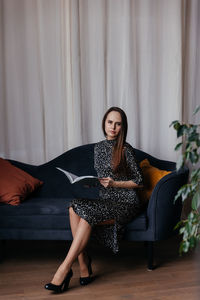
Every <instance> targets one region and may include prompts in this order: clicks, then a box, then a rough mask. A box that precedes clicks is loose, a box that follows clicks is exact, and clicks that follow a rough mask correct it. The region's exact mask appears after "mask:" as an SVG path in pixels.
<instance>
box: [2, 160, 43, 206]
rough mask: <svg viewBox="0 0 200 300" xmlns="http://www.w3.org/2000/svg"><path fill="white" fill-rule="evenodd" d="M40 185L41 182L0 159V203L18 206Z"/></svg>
mask: <svg viewBox="0 0 200 300" xmlns="http://www.w3.org/2000/svg"><path fill="white" fill-rule="evenodd" d="M42 184H43V182H42V181H40V180H38V179H37V178H34V177H32V176H31V175H30V174H28V173H26V172H24V171H23V170H21V169H19V168H17V167H15V166H13V165H12V164H11V163H10V162H9V161H7V160H5V159H3V158H0V202H4V203H7V204H11V205H18V204H20V202H22V201H24V199H25V198H26V197H27V196H28V195H29V194H30V193H32V192H33V191H34V190H35V189H37V188H38V187H39V186H41V185H42Z"/></svg>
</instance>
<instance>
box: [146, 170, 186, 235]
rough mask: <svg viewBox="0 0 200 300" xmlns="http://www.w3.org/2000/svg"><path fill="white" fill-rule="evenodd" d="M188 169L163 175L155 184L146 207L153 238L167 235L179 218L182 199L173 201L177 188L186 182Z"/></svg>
mask: <svg viewBox="0 0 200 300" xmlns="http://www.w3.org/2000/svg"><path fill="white" fill-rule="evenodd" d="M188 174H189V170H188V169H187V168H183V169H182V170H180V171H178V172H177V171H173V172H172V173H170V174H168V175H166V176H164V177H163V178H162V179H161V180H160V181H159V182H158V183H157V185H156V187H155V188H154V190H153V193H152V195H151V198H150V200H149V204H148V207H147V218H148V227H149V229H152V231H153V232H154V240H161V239H164V238H167V237H169V236H170V235H172V234H173V232H174V226H175V225H176V224H177V222H178V221H179V220H180V217H181V211H182V201H181V199H178V200H177V201H176V202H175V203H174V198H175V195H176V194H177V191H178V190H179V188H180V187H181V186H182V185H183V184H185V183H186V182H187V179H188Z"/></svg>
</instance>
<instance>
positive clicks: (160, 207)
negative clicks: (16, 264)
mask: <svg viewBox="0 0 200 300" xmlns="http://www.w3.org/2000/svg"><path fill="white" fill-rule="evenodd" d="M93 150H94V144H88V145H83V146H79V147H77V148H74V149H71V150H69V151H67V152H65V153H64V154H62V155H60V156H58V157H57V158H55V159H53V160H51V161H49V162H48V163H45V164H42V165H39V166H33V165H29V164H24V163H21V162H18V161H11V163H12V164H14V165H15V166H17V167H19V168H21V169H23V170H24V171H26V172H28V173H29V174H31V175H32V176H34V177H36V178H38V179H40V180H42V181H43V182H44V184H43V186H41V187H40V188H39V189H38V190H37V191H36V192H35V193H34V194H33V195H32V196H31V197H30V198H29V199H26V201H24V202H23V203H21V204H20V205H19V206H11V205H8V204H2V203H0V240H10V239H15V240H16V239H17V240H20V239H21V240H26V239H27V240H71V239H72V235H71V231H70V226H69V216H68V204H69V201H70V200H71V199H72V198H74V197H76V198H78V197H82V198H84V197H86V198H91V199H93V198H94V199H96V198H98V187H96V188H90V189H88V188H84V187H81V186H79V185H76V186H74V185H71V184H70V183H68V181H67V179H66V177H65V175H64V174H63V173H62V172H60V171H59V170H57V169H56V167H61V168H63V169H66V170H68V171H69V172H72V173H74V174H77V175H96V172H95V170H94V167H93V165H94V155H93V152H94V151H93ZM135 153H136V158H137V161H138V163H139V162H140V161H142V160H143V159H145V158H147V159H148V160H149V162H150V164H151V165H153V166H155V167H157V168H160V169H163V170H167V171H172V172H171V173H170V174H168V175H166V176H165V177H163V178H162V179H161V180H160V181H159V182H158V183H157V185H156V186H155V188H154V190H153V193H152V195H151V198H150V200H149V202H148V205H147V207H146V208H144V211H143V212H142V213H141V214H140V215H139V216H138V217H137V218H135V219H134V220H133V221H132V222H130V223H129V224H128V225H127V226H126V232H125V235H124V238H125V239H127V240H132V241H151V242H153V241H158V240H161V239H166V238H168V237H169V236H171V235H172V234H174V230H173V228H174V226H175V224H176V223H177V222H178V221H179V220H180V215H181V210H182V204H181V201H177V202H176V203H175V204H174V196H175V195H176V193H177V190H178V189H179V188H180V187H181V186H182V185H183V184H184V183H186V182H187V178H188V169H186V168H183V169H182V170H180V171H179V172H177V171H176V170H175V169H176V164H175V163H174V162H170V161H164V160H159V159H157V158H155V157H153V156H151V155H149V154H147V153H145V152H143V151H141V150H138V149H135ZM150 265H151V264H149V267H150Z"/></svg>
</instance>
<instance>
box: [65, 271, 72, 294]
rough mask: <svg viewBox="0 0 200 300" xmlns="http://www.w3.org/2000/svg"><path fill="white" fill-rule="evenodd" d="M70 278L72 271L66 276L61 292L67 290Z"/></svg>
mask: <svg viewBox="0 0 200 300" xmlns="http://www.w3.org/2000/svg"><path fill="white" fill-rule="evenodd" d="M72 276H73V272H72V270H70V272H69V274H68V276H67V277H66V279H65V281H64V285H63V292H64V291H66V290H68V287H69V283H70V280H71V278H72Z"/></svg>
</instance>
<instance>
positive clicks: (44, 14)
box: [0, 0, 200, 164]
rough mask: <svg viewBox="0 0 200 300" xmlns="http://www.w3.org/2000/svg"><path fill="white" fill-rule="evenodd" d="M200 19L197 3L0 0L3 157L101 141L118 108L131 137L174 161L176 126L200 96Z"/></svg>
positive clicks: (38, 159) (37, 159)
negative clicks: (106, 118) (109, 114)
mask: <svg viewBox="0 0 200 300" xmlns="http://www.w3.org/2000/svg"><path fill="white" fill-rule="evenodd" d="M199 20H200V3H199V1H198V0H191V1H189V0H184V1H181V0H169V1H165V0H84V1H83V0H56V1H55V0H29V1H26V0H0V141H1V143H0V156H2V157H6V158H11V159H16V160H21V161H24V162H27V163H34V164H39V163H43V162H46V161H49V160H50V159H53V158H54V157H56V156H57V155H59V154H62V153H63V152H65V151H67V150H69V149H71V148H73V147H75V146H79V145H81V144H86V143H92V142H97V141H99V140H101V139H103V138H104V137H103V133H102V130H101V120H102V117H103V115H104V112H105V111H106V110H107V108H109V107H110V106H120V107H121V108H122V109H124V110H125V112H126V113H127V116H128V121H129V131H128V139H127V140H128V142H130V143H131V144H132V145H133V146H134V147H136V148H139V149H141V150H143V151H145V152H148V153H150V154H152V155H154V156H156V157H160V158H162V159H169V160H175V159H176V158H177V153H176V152H175V151H174V146H175V145H176V143H177V140H176V134H175V131H174V130H173V129H172V128H169V125H170V123H171V122H172V121H173V120H175V119H179V120H181V119H183V120H186V121H187V120H190V121H191V117H190V116H191V114H192V111H193V110H194V108H195V107H196V106H197V105H198V104H199V103H200V101H199V94H200V90H199V89H200V87H199V82H200V80H199V79H200V78H199V77H200V56H199V52H200V51H199V50H200V49H199V48H200V38H199V36H200V32H199V28H200V24H199ZM196 118H197V117H196ZM196 121H197V119H196Z"/></svg>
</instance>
